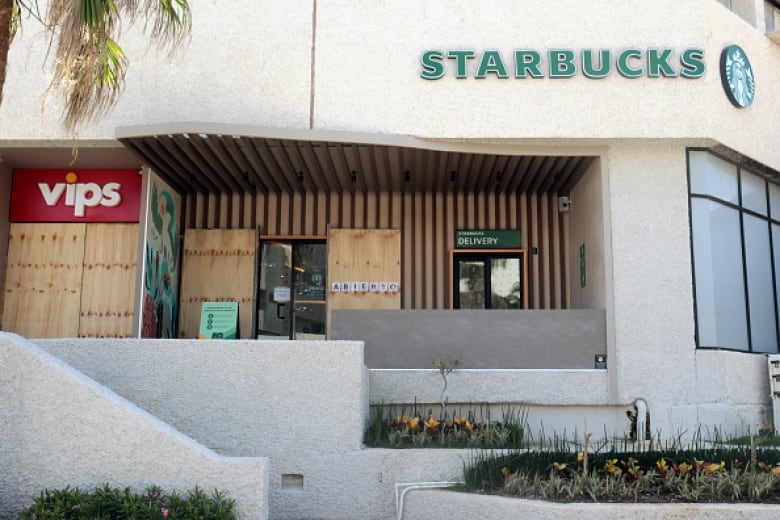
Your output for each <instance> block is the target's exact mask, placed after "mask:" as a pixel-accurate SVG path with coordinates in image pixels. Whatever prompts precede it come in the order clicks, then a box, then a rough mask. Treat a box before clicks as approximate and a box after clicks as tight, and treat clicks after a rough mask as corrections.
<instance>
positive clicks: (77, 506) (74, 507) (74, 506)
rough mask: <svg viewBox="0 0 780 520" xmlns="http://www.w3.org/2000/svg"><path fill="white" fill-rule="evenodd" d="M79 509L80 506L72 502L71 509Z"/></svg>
mask: <svg viewBox="0 0 780 520" xmlns="http://www.w3.org/2000/svg"><path fill="white" fill-rule="evenodd" d="M79 509H81V506H80V505H78V504H73V506H71V508H70V510H71V511H78V510H79Z"/></svg>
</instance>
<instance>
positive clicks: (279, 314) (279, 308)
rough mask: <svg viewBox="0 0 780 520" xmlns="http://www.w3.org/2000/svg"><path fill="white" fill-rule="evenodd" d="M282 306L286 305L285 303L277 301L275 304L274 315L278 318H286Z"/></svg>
mask: <svg viewBox="0 0 780 520" xmlns="http://www.w3.org/2000/svg"><path fill="white" fill-rule="evenodd" d="M284 307H287V304H286V303H277V304H276V317H277V318H278V319H280V320H286V319H287V315H286V314H285V313H283V312H282V309H283V308H284Z"/></svg>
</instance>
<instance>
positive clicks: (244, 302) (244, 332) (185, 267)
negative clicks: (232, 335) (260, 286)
mask: <svg viewBox="0 0 780 520" xmlns="http://www.w3.org/2000/svg"><path fill="white" fill-rule="evenodd" d="M256 251H257V232H256V231H255V230H254V229H188V230H186V231H185V232H184V260H183V262H182V273H181V314H180V315H179V324H180V327H179V336H180V337H182V338H197V337H198V330H199V328H200V309H201V304H202V303H203V302H206V301H211V302H215V301H216V302H226V301H230V302H238V314H239V330H240V335H241V338H244V339H246V338H253V337H254V336H255V331H254V330H253V327H254V324H253V321H252V317H253V315H254V312H255V297H254V295H255V270H256V263H255V260H256Z"/></svg>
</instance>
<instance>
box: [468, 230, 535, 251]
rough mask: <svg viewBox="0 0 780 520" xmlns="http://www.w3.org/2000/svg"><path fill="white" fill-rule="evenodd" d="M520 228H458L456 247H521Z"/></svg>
mask: <svg viewBox="0 0 780 520" xmlns="http://www.w3.org/2000/svg"><path fill="white" fill-rule="evenodd" d="M520 244H521V237H520V230H519V229H458V230H456V231H455V247H456V248H458V249H519V248H520V247H522V246H521V245H520Z"/></svg>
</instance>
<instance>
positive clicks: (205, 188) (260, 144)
mask: <svg viewBox="0 0 780 520" xmlns="http://www.w3.org/2000/svg"><path fill="white" fill-rule="evenodd" d="M120 140H121V141H122V142H123V143H125V144H126V145H127V146H128V147H129V148H130V149H132V150H133V151H134V152H135V153H136V154H138V155H139V156H141V157H142V158H143V159H144V161H146V162H147V163H148V164H149V165H150V166H152V167H153V168H154V169H155V171H157V172H158V173H159V174H160V175H161V176H163V177H164V178H165V180H167V181H168V182H170V183H171V184H172V185H173V186H174V187H175V188H176V189H177V190H180V191H182V192H185V193H192V192H193V191H197V192H200V193H205V192H209V193H246V192H249V193H253V192H255V191H257V192H260V193H277V194H279V193H282V192H285V193H288V194H292V193H306V192H315V193H318V192H331V191H334V190H336V191H341V192H350V193H363V194H367V193H370V192H383V191H407V190H410V191H419V192H426V191H432V192H438V191H443V192H448V191H453V190H454V191H456V192H458V191H472V192H493V193H515V192H534V193H536V192H538V193H562V194H563V193H568V191H569V190H570V189H571V188H572V186H573V185H574V184H576V182H577V181H578V180H579V178H580V177H581V175H582V173H583V171H584V170H585V169H586V168H587V166H588V164H589V163H590V161H591V160H592V158H591V157H556V156H514V155H493V154H489V155H486V154H481V153H468V152H453V151H437V150H426V149H421V148H409V147H400V146H387V145H369V144H358V143H343V142H322V141H303V140H285V139H272V138H262V137H250V136H240V135H225V134H184V133H179V134H170V135H156V136H140V137H129V138H122V139H120ZM353 172H354V174H355V182H354V183H353V181H352V176H353ZM407 173H408V180H407ZM300 174H302V175H303V181H302V182H301V181H300V180H299V175H300Z"/></svg>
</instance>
